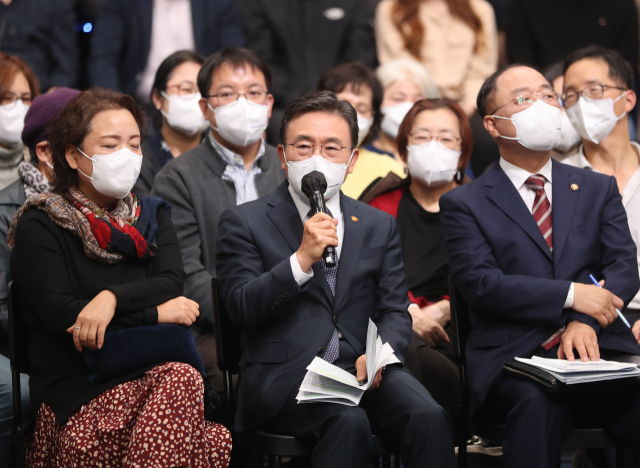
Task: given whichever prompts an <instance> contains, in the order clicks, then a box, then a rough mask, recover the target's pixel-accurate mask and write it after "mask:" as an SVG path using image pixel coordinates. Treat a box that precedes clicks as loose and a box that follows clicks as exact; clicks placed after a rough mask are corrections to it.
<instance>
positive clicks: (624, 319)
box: [589, 275, 631, 328]
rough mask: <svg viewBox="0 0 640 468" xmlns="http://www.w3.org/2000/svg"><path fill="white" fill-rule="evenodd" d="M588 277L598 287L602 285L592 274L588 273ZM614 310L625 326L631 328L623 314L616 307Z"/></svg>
mask: <svg viewBox="0 0 640 468" xmlns="http://www.w3.org/2000/svg"><path fill="white" fill-rule="evenodd" d="M589 278H591V281H593V284H595V285H596V286H598V287H599V288H601V287H602V286H601V285H600V283H598V280H597V279H595V278H594V277H593V275H589ZM616 312H618V317H620V320H622V321H623V322H624V324H625V325H626V326H627V327H629V328H631V325H629V322H627V319H626V318H624V315H622V312H620V311H619V310H618V309H616Z"/></svg>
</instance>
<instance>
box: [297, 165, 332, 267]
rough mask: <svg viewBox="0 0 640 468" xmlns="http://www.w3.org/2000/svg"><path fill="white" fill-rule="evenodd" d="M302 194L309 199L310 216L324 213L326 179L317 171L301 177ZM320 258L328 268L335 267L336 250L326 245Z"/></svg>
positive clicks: (325, 208) (325, 207)
mask: <svg viewBox="0 0 640 468" xmlns="http://www.w3.org/2000/svg"><path fill="white" fill-rule="evenodd" d="M301 189H302V193H304V194H305V195H306V196H307V198H309V203H310V204H311V212H312V215H311V216H313V215H315V214H316V213H326V212H327V205H325V203H324V192H325V190H327V179H325V177H324V174H323V173H322V172H319V171H311V172H309V173H308V174H307V175H305V176H304V177H302V185H301ZM322 258H324V261H325V263H326V265H327V267H328V268H333V267H334V266H336V248H335V247H334V246H332V245H327V247H326V248H325V249H324V253H323V254H322Z"/></svg>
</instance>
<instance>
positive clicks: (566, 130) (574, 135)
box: [556, 112, 580, 153]
mask: <svg viewBox="0 0 640 468" xmlns="http://www.w3.org/2000/svg"><path fill="white" fill-rule="evenodd" d="M560 125H561V126H562V131H561V132H560V144H559V145H558V146H556V149H557V150H558V151H560V152H561V153H566V152H567V151H569V150H570V149H571V148H573V147H574V146H575V145H577V144H578V143H580V134H579V133H578V132H577V131H576V129H575V128H573V125H572V124H571V120H569V116H568V115H567V113H566V112H561V113H560Z"/></svg>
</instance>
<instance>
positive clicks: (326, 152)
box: [283, 141, 353, 159]
mask: <svg viewBox="0 0 640 468" xmlns="http://www.w3.org/2000/svg"><path fill="white" fill-rule="evenodd" d="M283 146H284V147H285V148H284V149H285V150H286V148H287V146H293V153H294V154H295V155H296V156H297V157H299V158H301V159H305V158H308V157H310V156H311V155H312V154H313V149H314V148H315V147H316V146H317V147H319V148H320V152H321V153H322V155H323V156H325V157H327V158H329V159H335V158H338V157H340V156H341V155H342V151H343V150H345V149H350V150H352V149H353V146H340V145H339V144H337V143H325V144H324V145H312V144H311V143H308V142H306V141H299V142H297V143H285V144H284V145H283Z"/></svg>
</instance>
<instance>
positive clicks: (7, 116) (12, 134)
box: [0, 100, 29, 147]
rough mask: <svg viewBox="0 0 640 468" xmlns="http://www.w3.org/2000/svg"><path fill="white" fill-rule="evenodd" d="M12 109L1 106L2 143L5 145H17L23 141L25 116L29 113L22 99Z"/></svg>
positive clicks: (0, 139)
mask: <svg viewBox="0 0 640 468" xmlns="http://www.w3.org/2000/svg"><path fill="white" fill-rule="evenodd" d="M9 106H13V107H12V108H11V109H7V106H0V143H2V144H3V145H4V146H9V147H11V146H16V145H17V144H18V143H20V142H22V129H23V128H24V118H25V116H26V115H27V110H29V106H27V105H26V104H25V103H24V102H22V100H18V101H17V102H16V103H15V104H10V105H9Z"/></svg>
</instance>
